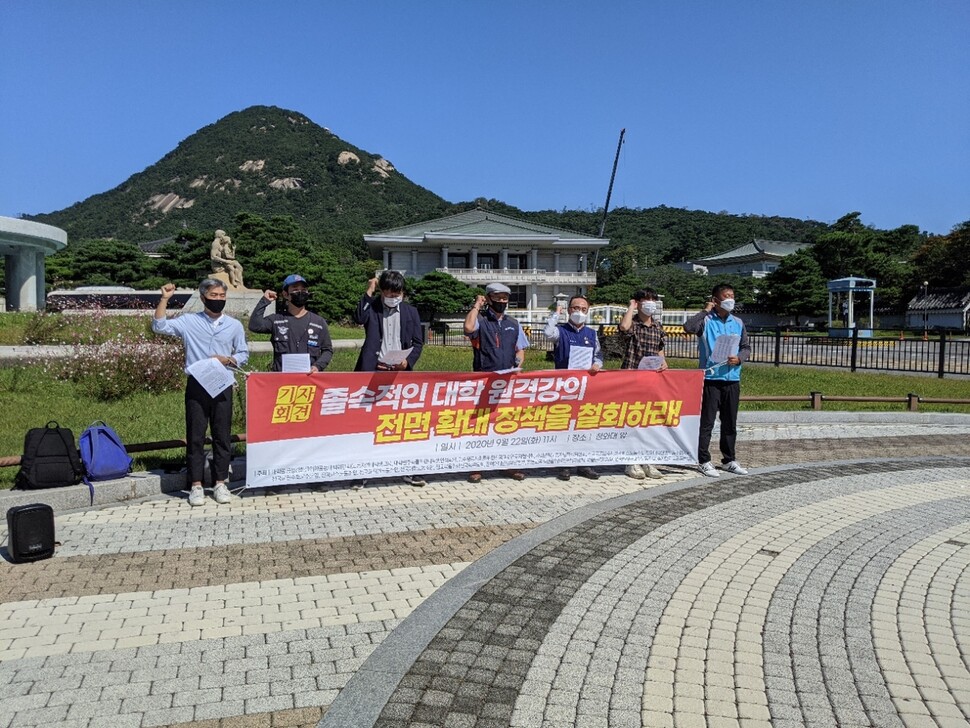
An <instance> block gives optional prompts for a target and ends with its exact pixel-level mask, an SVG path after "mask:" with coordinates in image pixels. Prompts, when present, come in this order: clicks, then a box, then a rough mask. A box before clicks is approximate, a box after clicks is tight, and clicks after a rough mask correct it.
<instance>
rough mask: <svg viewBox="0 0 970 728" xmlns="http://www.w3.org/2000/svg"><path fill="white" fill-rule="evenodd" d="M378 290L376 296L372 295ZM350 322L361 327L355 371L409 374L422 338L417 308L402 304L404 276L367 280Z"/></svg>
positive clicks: (420, 480) (390, 273)
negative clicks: (395, 358) (391, 359)
mask: <svg viewBox="0 0 970 728" xmlns="http://www.w3.org/2000/svg"><path fill="white" fill-rule="evenodd" d="M378 289H380V295H379V296H377V295H374V294H375V292H376V291H377V290H378ZM354 321H356V322H357V323H359V324H361V325H362V326H363V327H364V345H363V347H361V350H360V356H358V357H357V365H356V366H355V367H354V371H356V372H373V371H410V370H412V369H414V364H415V362H417V361H418V357H419V356H421V347H422V346H423V345H424V336H423V334H422V331H421V318H420V316H419V315H418V309H416V308H415V307H414V306H412V305H411V304H410V303H405V302H404V276H403V275H401V273H400V272H399V271H396V270H386V271H384V272H383V273H381V277H380V279H377V278H371V279H370V281H368V283H367V293H365V294H364V295H363V296H361V298H360V303H358V304H357V311H356V313H355V314H354ZM406 349H411V353H410V354H408V357H407V359H406V360H405V361H402V362H400V363H399V364H395V365H389V364H384V363H382V362H381V359H383V358H385V357H386V355H387V354H388V353H389V352H392V351H405V350H406ZM404 482H405V483H408V484H409V485H414V486H418V487H420V486H423V485H427V482H426V481H425V479H424V477H423V476H420V475H405V476H404Z"/></svg>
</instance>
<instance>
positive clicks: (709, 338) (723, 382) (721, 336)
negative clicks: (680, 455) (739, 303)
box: [684, 283, 751, 478]
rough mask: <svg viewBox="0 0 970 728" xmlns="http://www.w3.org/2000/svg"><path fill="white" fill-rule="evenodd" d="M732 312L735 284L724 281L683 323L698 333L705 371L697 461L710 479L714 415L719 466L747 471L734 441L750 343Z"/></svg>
mask: <svg viewBox="0 0 970 728" xmlns="http://www.w3.org/2000/svg"><path fill="white" fill-rule="evenodd" d="M732 311H734V289H733V288H732V287H731V286H730V285H729V284H727V283H721V284H718V285H716V286H714V289H713V290H712V291H711V300H709V301H708V302H707V304H706V305H705V306H704V308H703V310H701V311H698V312H697V313H696V314H694V315H693V316H691V317H690V318H689V319H687V321H685V322H684V331H685V332H687V333H688V334H696V335H697V342H698V350H699V353H700V358H699V361H700V367H701V369H703V370H704V396H703V399H702V400H701V425H700V437H699V441H698V446H697V460H698V462H699V463H700V468H701V473H703V474H704V475H706V476H708V477H709V478H717V477H719V476H720V475H721V474H720V473H719V472H718V471H717V468H715V467H714V463H712V462H711V451H710V447H711V433H712V432H713V431H714V420H715V419H716V417H717V416H720V418H721V438H720V442H719V446H720V449H721V463H722V465H721V468H722V469H723V470H725V471H727V472H729V473H734V474H736V475H747V474H748V471H747V470H745V469H744V468H743V467H741V465H740V464H739V463H738V461H737V458H736V456H735V452H734V444H735V440H736V439H737V433H738V404H739V402H740V399H741V364H742V363H743V362H745V361H747V360H748V356H749V355H750V354H751V345H750V344H749V343H748V332H747V329H745V327H744V322H743V321H742V320H741V319H739V318H738V317H737V316H734V315H733V314H732V313H731V312H732Z"/></svg>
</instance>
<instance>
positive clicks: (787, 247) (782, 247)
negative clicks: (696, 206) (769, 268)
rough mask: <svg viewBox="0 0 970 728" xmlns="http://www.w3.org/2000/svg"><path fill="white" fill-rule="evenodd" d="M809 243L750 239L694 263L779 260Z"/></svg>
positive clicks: (808, 246) (807, 246) (808, 245)
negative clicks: (731, 248) (738, 246)
mask: <svg viewBox="0 0 970 728" xmlns="http://www.w3.org/2000/svg"><path fill="white" fill-rule="evenodd" d="M810 247H811V244H810V243H786V242H784V241H781V240H760V239H757V240H752V241H751V242H750V243H747V244H746V245H742V246H741V247H740V248H735V249H734V250H728V251H727V252H724V253H718V254H717V255H711V256H708V257H707V258H698V259H697V260H695V261H692V262H694V263H700V264H701V265H707V264H709V263H714V264H717V263H732V262H734V261H742V260H762V259H764V258H775V259H778V260H780V259H781V258H784V257H785V256H786V255H791V254H792V253H795V252H797V251H799V250H801V249H802V248H810Z"/></svg>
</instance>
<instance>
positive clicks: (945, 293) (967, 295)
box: [906, 288, 970, 311]
mask: <svg viewBox="0 0 970 728" xmlns="http://www.w3.org/2000/svg"><path fill="white" fill-rule="evenodd" d="M968 309H970V289H968V288H937V289H935V290H933V291H927V293H926V295H925V296H924V295H922V294H919V295H916V296H914V297H913V299H912V300H911V301H910V302H909V303H908V304H907V305H906V310H908V311H966V310H968Z"/></svg>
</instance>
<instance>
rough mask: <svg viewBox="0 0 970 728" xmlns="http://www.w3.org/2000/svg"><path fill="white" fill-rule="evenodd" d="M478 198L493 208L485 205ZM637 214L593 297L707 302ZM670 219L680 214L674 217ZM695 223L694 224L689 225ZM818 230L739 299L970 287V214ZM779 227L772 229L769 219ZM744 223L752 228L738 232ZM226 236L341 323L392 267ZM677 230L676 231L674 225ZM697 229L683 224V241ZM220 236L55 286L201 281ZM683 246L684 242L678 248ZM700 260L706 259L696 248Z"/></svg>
mask: <svg viewBox="0 0 970 728" xmlns="http://www.w3.org/2000/svg"><path fill="white" fill-rule="evenodd" d="M468 204H483V201H477V202H476V203H468ZM485 204H488V205H490V206H493V207H501V208H502V211H503V212H509V208H508V206H503V205H501V203H496V202H495V201H488V202H487V203H485ZM668 212H670V211H669V210H668ZM681 212H684V211H681ZM510 214H516V215H520V216H522V217H526V218H530V217H531V219H534V220H536V221H537V222H543V223H544V224H555V223H556V218H555V215H557V214H560V213H550V212H544V213H522V212H521V211H514V213H511V212H510ZM593 214H594V213H582V212H571V213H566V212H564V213H561V215H562V216H563V217H562V219H560V220H559V221H558V225H557V226H558V227H563V228H566V227H569V228H571V229H579V230H584V229H585V228H587V227H588V226H589V224H590V222H591V220H592V218H591V216H593ZM708 216H710V217H708ZM647 217H651V216H647ZM654 217H655V216H654ZM717 217H719V216H718V215H715V214H713V213H705V214H704V216H702V217H700V218H698V217H697V214H696V213H693V217H691V215H682V216H678V215H675V216H673V219H675V220H676V219H680V221H681V225H682V226H686V227H690V228H692V229H693V231H694V233H697V234H699V235H701V238H702V239H703V240H706V239H707V238H708V237H710V236H711V235H712V233H710V232H709V231H703V230H699V229H700V228H702V227H704V223H706V222H712V221H714V220H715V219H716V218H717ZM735 217H736V216H735ZM635 219H636V216H632V215H629V214H626V212H625V211H624V213H623V214H621V215H618V216H617V218H612V217H611V218H610V227H609V229H608V235H609V236H610V237H611V244H610V245H609V246H608V247H607V248H605V249H604V250H602V251H601V252H600V254H599V255H598V257H597V260H596V266H597V274H598V280H599V283H598V285H597V286H595V287H593V289H592V290H591V292H590V299H591V301H592V302H593V303H625V302H626V301H627V300H629V297H630V295H631V293H632V292H633V291H635V290H636V289H638V288H641V287H643V286H644V285H647V286H650V287H652V288H655V289H657V290H658V291H659V292H660V293H662V294H664V297H665V305H666V307H667V308H668V309H669V308H696V307H699V306H700V305H702V303H703V301H704V300H706V298H707V296H708V295H709V293H710V287H711V285H712V284H713V283H714V281H713V280H712V278H711V277H709V276H703V275H699V274H696V273H690V272H687V271H685V270H682V269H680V268H678V267H676V266H675V265H673V263H674V262H675V261H674V258H676V257H681V256H680V254H679V253H673V252H671V250H673V248H671V249H670V250H668V251H667V252H665V253H658V252H657V250H656V249H655V248H656V247H657V246H656V245H655V244H654V242H653V241H652V238H650V237H649V236H650V235H651V233H650V229H651V226H652V225H653V224H654V223H646V222H643V220H640V221H639V222H637V223H636V224H635V225H633V224H632V223H631V221H634V220H635ZM656 219H657V220H659V219H661V218H656ZM666 219H668V220H670V219H671V217H670V216H669V215H668V217H667V218H666ZM691 219H693V221H694V222H693V223H690V221H691ZM698 220H700V221H701V223H698ZM764 220H765V219H764V218H758V219H756V220H752V221H750V225H748V226H747V227H746V226H744V225H741V226H740V228H738V227H731V228H730V229H731V230H732V241H731V242H732V243H736V244H737V245H738V246H739V245H743V244H744V243H746V242H750V240H751V239H752V238H750V237H746V236H745V235H744V233H746V232H749V231H750V230H755V231H757V232H759V233H760V235H759V237H764V236H765V225H766V223H764V222H763V221H764ZM774 220H775V223H774V224H777V225H780V226H781V228H780V230H779V232H778V233H777V234H776V235H775V236H774V238H775V239H782V238H783V237H784V230H785V229H788V227H787V226H789V222H787V221H786V220H785V219H780V218H778V219H774ZM654 222H656V220H655V221H654ZM735 222H739V221H738V220H735ZM740 222H744V220H743V219H742V220H740ZM819 225H820V224H816V223H811V224H805V225H803V226H800V227H799V226H795V227H792V228H791V229H790V232H791V235H790V236H789V237H790V238H796V237H800V238H801V241H802V242H812V243H813V245H812V246H811V247H810V248H806V249H803V250H800V251H798V252H797V253H795V254H793V255H789V256H787V257H786V258H784V259H783V260H782V261H781V263H780V265H779V267H778V269H777V270H776V271H775V272H773V273H771V274H770V275H768V276H767V277H766V278H764V279H755V278H751V277H744V276H727V277H724V278H725V279H726V280H727V282H729V283H732V284H733V285H734V286H735V287H736V291H737V293H738V297H739V300H742V301H745V302H753V303H759V304H762V305H764V306H765V307H766V308H767V310H769V311H771V312H773V313H777V314H779V315H784V316H791V317H796V318H801V317H811V316H818V315H821V314H823V313H824V312H825V311H826V310H827V292H826V287H825V283H826V281H828V280H832V279H835V278H843V277H846V276H850V275H854V276H859V277H864V278H875V279H876V280H877V282H878V289H877V298H876V305H877V307H880V308H883V309H885V310H891V311H902V310H904V309H905V306H906V302H907V301H908V300H909V299H910V298H911V297H912V296H913V295H914V294H915V293H916V292H917V291H919V289H920V288H921V287H922V284H923V282H924V281H925V282H927V283H928V284H929V286H930V287H931V288H951V287H961V286H970V272H968V269H967V267H966V266H965V264H964V261H966V260H968V259H970V221H967V222H964V223H962V224H960V225H958V226H956V227H955V228H954V229H953V231H952V232H951V233H949V234H947V235H939V236H930V235H926V234H925V233H921V232H920V231H919V229H918V228H917V227H916V226H914V225H904V226H901V227H899V228H897V229H895V230H878V229H875V228H872V227H869V226H866V225H864V224H863V223H862V221H861V214H860V213H858V212H851V213H849V214H847V215H844V216H843V217H842V218H840V219H839V220H838V221H837V222H836V223H835V224H833V225H831V226H824V229H823V228H820V227H819ZM768 227H769V231H770V230H771V227H770V224H768ZM739 229H740V230H742V231H743V232H742V233H739V232H738V230H739ZM227 232H228V233H229V234H230V235H231V237H232V238H233V240H234V242H235V243H236V249H237V256H238V258H239V261H240V263H242V265H243V267H244V270H245V279H246V286H247V287H249V288H256V289H266V288H275V287H277V286H279V283H280V281H281V280H282V278H283V277H284V276H285V275H287V274H288V273H292V272H294V271H299V272H300V273H301V275H303V276H305V277H306V278H307V279H308V280H309V281H311V283H312V284H313V286H314V292H315V305H316V306H317V308H318V309H319V312H320V313H321V315H324V316H326V317H327V318H328V319H330V320H333V321H340V320H344V319H347V318H349V317H350V315H351V313H352V311H353V309H354V307H355V306H356V302H357V300H358V298H359V296H360V293H361V291H362V290H363V288H364V287H365V285H366V281H367V280H368V279H369V278H370V277H372V276H373V275H374V273H375V271H376V270H378V269H379V268H380V266H381V263H380V262H379V261H375V260H370V259H368V257H367V252H366V248H365V247H364V245H363V241H362V236H361V235H360V234H359V233H356V232H351V231H335V232H333V233H331V234H330V235H328V236H327V241H326V242H324V243H321V242H319V236H318V235H314V234H312V233H310V232H308V231H307V230H306V229H305V228H304V227H303V226H302V225H300V224H299V223H298V222H297V221H296V220H295V219H294V218H293V217H291V216H287V215H274V216H271V217H261V216H260V215H256V214H253V213H249V212H243V213H239V214H237V215H236V216H235V219H234V221H233V224H232V225H230V226H227ZM702 233H703V234H702ZM668 234H670V235H672V234H673V233H670V232H669V231H668ZM688 234H690V233H685V231H684V230H683V229H681V230H678V231H677V233H676V238H677V239H679V238H680V237H682V236H684V235H688ZM640 235H644V236H645V237H640ZM212 237H213V233H212V232H211V231H199V230H192V229H188V230H183V231H182V232H181V233H179V234H178V235H177V236H176V237H175V238H174V239H173V240H172V241H171V242H168V243H166V244H164V245H163V246H162V247H161V249H160V250H159V253H160V255H161V257H148V256H146V255H145V254H144V253H143V252H142V251H141V249H140V248H139V247H138V246H137V245H136V244H135V243H133V242H128V241H124V240H106V239H84V240H78V241H76V242H71V244H70V245H68V246H67V247H66V248H65V249H64V250H62V251H60V252H58V253H56V254H54V255H51V256H49V257H48V258H47V260H46V268H47V284H48V288H65V287H76V286H80V285H127V286H132V287H134V288H139V289H154V288H157V287H160V286H161V285H162V284H163V283H165V282H167V281H172V282H173V283H175V284H176V285H179V286H184V287H194V286H195V285H196V284H197V283H198V281H199V280H200V279H201V278H203V277H205V276H206V275H207V274H208V273H209V271H210V263H209V250H210V245H211V242H212ZM678 246H680V243H677V245H675V246H674V248H678ZM681 247H682V246H681ZM732 247H736V246H734V245H732ZM678 249H679V248H678ZM724 249H725V247H724V245H723V244H722V245H721V246H720V250H712V251H708V252H721V251H722V250H724ZM697 250H699V249H697ZM690 257H694V258H697V257H701V256H700V255H698V254H697V252H696V250H695V251H694V252H692V253H691V256H690ZM719 281H720V278H719ZM409 285H410V289H411V290H410V291H409V295H410V296H411V298H412V300H414V302H415V303H416V304H420V306H419V307H420V308H421V310H422V314H423V315H424V316H425V318H427V319H430V318H433V317H434V315H436V314H437V315H446V314H451V313H456V312H459V311H461V310H463V309H464V308H465V307H467V305H469V304H470V302H471V301H472V300H474V296H475V295H476V292H477V291H478V289H475V288H474V287H471V286H467V285H465V284H463V283H461V282H459V281H457V280H456V279H454V278H452V277H451V276H449V275H447V274H442V273H432V274H429V275H427V276H425V277H424V278H422V279H421V280H412V281H410V282H409Z"/></svg>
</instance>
